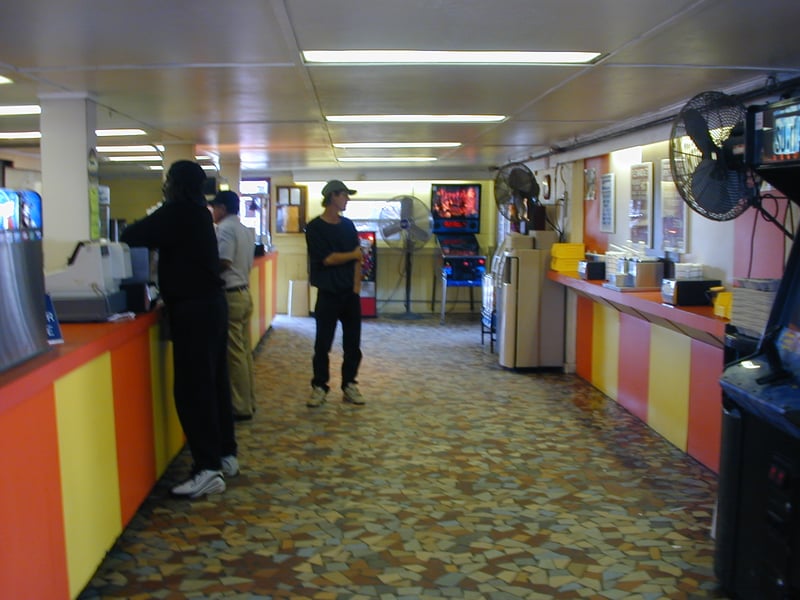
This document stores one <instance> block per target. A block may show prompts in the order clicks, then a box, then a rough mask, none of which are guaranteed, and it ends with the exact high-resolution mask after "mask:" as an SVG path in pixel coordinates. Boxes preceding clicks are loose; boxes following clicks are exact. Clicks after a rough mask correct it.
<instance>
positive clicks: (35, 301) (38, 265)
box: [0, 189, 50, 371]
mask: <svg viewBox="0 0 800 600" xmlns="http://www.w3.org/2000/svg"><path fill="white" fill-rule="evenodd" d="M45 313H46V304H45V286H44V255H43V251H42V202H41V197H40V196H39V195H38V194H37V193H36V192H32V191H28V190H10V189H0V332H2V333H1V334H0V371H5V370H7V369H10V368H11V367H14V366H15V365H18V364H20V363H22V362H23V361H25V360H28V359H29V358H32V357H34V356H37V355H38V354H41V353H43V352H45V351H47V350H48V349H49V347H50V344H49V343H48V337H47V321H46V317H45Z"/></svg>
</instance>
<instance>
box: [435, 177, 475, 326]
mask: <svg viewBox="0 0 800 600" xmlns="http://www.w3.org/2000/svg"><path fill="white" fill-rule="evenodd" d="M480 215H481V185H480V184H478V183H469V184H441V183H434V184H432V185H431V216H432V218H433V234H434V235H435V236H436V242H437V245H438V246H439V249H440V252H441V268H440V270H439V276H440V280H441V284H442V301H441V322H442V323H444V319H445V308H446V305H447V290H448V288H450V287H467V288H469V290H470V310H474V300H473V295H472V290H473V288H476V287H481V286H482V285H483V275H484V273H485V272H486V256H485V255H482V254H481V251H480V244H479V243H478V238H477V237H476V236H475V234H477V233H480ZM434 283H435V282H434ZM433 289H434V298H433V300H432V302H431V308H433V305H434V304H435V294H436V287H435V285H434V288H433Z"/></svg>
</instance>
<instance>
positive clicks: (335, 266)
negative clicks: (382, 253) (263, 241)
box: [306, 180, 364, 408]
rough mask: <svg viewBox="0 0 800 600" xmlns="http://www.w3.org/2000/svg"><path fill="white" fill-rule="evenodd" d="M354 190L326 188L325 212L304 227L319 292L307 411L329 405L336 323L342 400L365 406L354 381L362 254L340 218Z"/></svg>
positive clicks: (358, 360) (341, 186)
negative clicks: (339, 335)
mask: <svg viewBox="0 0 800 600" xmlns="http://www.w3.org/2000/svg"><path fill="white" fill-rule="evenodd" d="M355 193H356V191H355V190H351V189H348V187H347V186H346V185H345V184H344V183H342V182H341V181H338V180H332V181H329V182H328V183H327V184H326V185H325V187H324V188H322V197H323V200H322V205H323V206H324V207H325V210H324V211H323V213H322V214H321V215H320V216H318V217H316V218H314V219H312V220H311V222H309V224H308V225H307V226H306V246H307V248H308V268H309V280H310V283H311V285H313V286H315V287H316V288H318V293H317V302H316V305H315V306H314V318H315V319H316V322H317V332H316V339H315V340H314V358H313V361H312V366H313V370H314V376H313V378H312V379H311V396H310V397H309V399H308V401H307V402H306V406H309V407H311V408H316V407H318V406H321V405H322V404H324V403H325V401H326V399H327V395H328V390H329V389H330V387H329V386H328V380H329V378H330V372H329V370H330V367H329V365H330V361H329V354H330V351H331V346H332V345H333V338H334V334H335V333H336V324H337V322H338V321H341V322H342V350H343V357H342V383H341V385H342V392H343V393H344V401H345V402H350V403H352V404H364V397H363V396H362V395H361V392H360V391H359V389H358V385H357V382H356V377H357V375H358V367H359V365H360V364H361V356H362V354H361V298H360V296H359V294H360V292H361V263H362V261H363V260H364V255H363V253H362V251H361V244H360V243H359V239H358V233H357V232H356V228H355V226H354V225H353V222H352V221H351V220H350V219H348V218H346V217H343V216H342V215H341V213H342V212H343V211H344V209H345V208H346V207H347V201H348V200H349V199H350V196H351V195H353V194H355Z"/></svg>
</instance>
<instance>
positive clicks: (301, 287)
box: [287, 279, 309, 317]
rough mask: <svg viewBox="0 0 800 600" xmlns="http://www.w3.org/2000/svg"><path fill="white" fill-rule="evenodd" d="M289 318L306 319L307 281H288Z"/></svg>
mask: <svg viewBox="0 0 800 600" xmlns="http://www.w3.org/2000/svg"><path fill="white" fill-rule="evenodd" d="M287 312H288V313H289V316H290V317H307V316H308V314H309V311H308V281H307V280H302V279H290V280H289V302H288V309H287Z"/></svg>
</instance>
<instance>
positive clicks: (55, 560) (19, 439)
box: [0, 385, 69, 598]
mask: <svg viewBox="0 0 800 600" xmlns="http://www.w3.org/2000/svg"><path fill="white" fill-rule="evenodd" d="M0 417H2V418H0V455H2V456H3V457H6V458H5V459H4V460H3V468H2V470H0V515H2V519H0V540H1V541H2V543H0V596H2V597H3V598H67V597H69V580H68V575H67V556H66V545H65V532H64V515H63V510H62V496H61V474H60V470H59V458H58V431H57V428H56V416H55V398H54V394H53V387H52V385H48V386H46V387H44V388H43V389H40V390H39V391H37V392H36V393H35V394H32V395H30V396H29V397H28V398H26V399H25V402H22V403H19V404H17V405H16V406H14V407H12V408H11V409H9V410H6V411H4V412H2V414H1V415H0ZM10 457H24V460H18V459H13V458H10Z"/></svg>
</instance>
